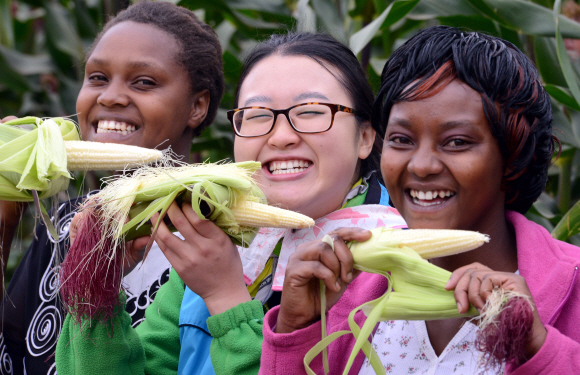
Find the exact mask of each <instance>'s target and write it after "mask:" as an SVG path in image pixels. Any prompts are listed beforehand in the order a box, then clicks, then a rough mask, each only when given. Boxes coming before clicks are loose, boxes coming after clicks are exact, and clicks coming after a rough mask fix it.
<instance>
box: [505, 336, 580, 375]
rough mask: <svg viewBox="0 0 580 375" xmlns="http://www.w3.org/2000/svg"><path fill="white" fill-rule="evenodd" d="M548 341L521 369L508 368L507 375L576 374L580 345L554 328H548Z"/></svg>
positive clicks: (579, 364)
mask: <svg viewBox="0 0 580 375" xmlns="http://www.w3.org/2000/svg"><path fill="white" fill-rule="evenodd" d="M546 329H547V331H548V333H547V335H546V341H545V342H544V344H543V345H542V347H541V348H540V350H539V351H538V352H537V353H536V354H535V355H534V356H533V357H532V358H530V359H529V360H528V361H527V362H526V363H524V364H523V365H521V366H520V367H517V368H515V367H514V366H506V375H525V374H536V375H557V374H575V373H577V372H578V368H580V343H578V342H577V341H574V340H573V339H571V338H570V337H568V336H566V335H564V334H563V333H561V332H560V331H558V330H557V329H556V328H554V327H552V326H546Z"/></svg>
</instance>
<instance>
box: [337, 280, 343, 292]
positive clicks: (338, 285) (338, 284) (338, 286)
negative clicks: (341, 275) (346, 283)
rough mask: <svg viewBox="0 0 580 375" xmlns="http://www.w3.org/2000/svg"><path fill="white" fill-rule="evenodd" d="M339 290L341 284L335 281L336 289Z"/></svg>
mask: <svg viewBox="0 0 580 375" xmlns="http://www.w3.org/2000/svg"><path fill="white" fill-rule="evenodd" d="M340 288H342V284H341V282H340V280H337V281H336V289H338V290H340Z"/></svg>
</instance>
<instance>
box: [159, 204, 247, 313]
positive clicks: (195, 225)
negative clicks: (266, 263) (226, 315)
mask: <svg viewBox="0 0 580 375" xmlns="http://www.w3.org/2000/svg"><path fill="white" fill-rule="evenodd" d="M167 215H168V216H169V219H171V222H172V223H173V225H174V226H175V228H176V229H177V230H178V231H179V233H181V235H182V236H183V238H184V239H183V240H182V239H181V238H179V237H177V236H175V235H174V234H173V233H171V231H170V230H169V229H168V228H167V225H165V223H163V221H161V223H160V224H159V228H158V230H157V235H156V237H155V241H156V242H157V244H158V245H159V247H160V248H161V250H162V251H163V253H164V254H165V256H166V257H167V260H169V262H170V263H171V265H172V266H173V268H174V269H175V271H176V272H177V274H178V275H179V277H181V279H182V280H183V281H184V282H185V285H187V286H188V287H189V288H190V289H191V290H192V291H193V292H195V293H196V294H198V295H199V296H200V297H201V298H203V300H204V301H205V304H206V306H207V308H208V310H209V312H210V314H212V315H215V314H219V313H222V312H224V311H226V310H228V309H230V308H232V307H235V306H237V305H238V304H240V303H243V302H247V301H250V300H251V298H250V294H249V293H248V290H247V288H246V284H245V282H244V274H243V269H242V261H241V259H240V254H239V252H238V249H237V247H236V245H234V244H233V242H232V240H231V239H230V238H229V237H228V236H227V235H226V234H225V233H224V232H223V230H221V229H220V228H219V227H218V226H217V225H215V224H214V223H213V222H211V221H209V220H205V219H200V218H199V216H197V214H196V213H195V212H194V211H193V209H192V208H191V205H190V204H183V206H182V208H181V209H180V208H179V206H178V205H177V204H176V203H175V202H173V203H172V204H171V206H170V207H169V209H168V210H167ZM158 219H159V215H158V214H155V215H154V216H153V217H152V218H151V221H152V222H153V224H154V225H155V223H156V222H157V220H158Z"/></svg>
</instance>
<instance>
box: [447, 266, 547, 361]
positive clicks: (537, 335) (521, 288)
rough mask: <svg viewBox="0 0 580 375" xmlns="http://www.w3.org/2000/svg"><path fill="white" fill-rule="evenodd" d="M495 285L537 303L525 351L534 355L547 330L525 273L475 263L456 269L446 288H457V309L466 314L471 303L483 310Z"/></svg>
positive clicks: (540, 345)
mask: <svg viewBox="0 0 580 375" xmlns="http://www.w3.org/2000/svg"><path fill="white" fill-rule="evenodd" d="M495 287H498V288H502V289H504V290H511V291H514V292H518V293H519V294H523V295H525V296H528V297H529V298H530V301H531V302H532V304H533V305H534V309H533V310H534V311H533V313H534V323H533V326H532V333H531V335H530V338H529V340H528V343H527V345H526V352H527V354H528V355H529V357H530V358H531V357H532V356H533V355H534V354H536V353H537V352H538V350H540V348H541V347H542V345H543V344H544V342H545V341H546V335H547V331H546V327H544V325H543V324H542V320H541V319H540V315H539V314H538V310H537V309H536V308H535V306H536V304H535V302H534V298H533V297H532V294H531V293H530V289H529V288H528V284H527V283H526V280H525V279H524V278H523V277H522V276H520V275H516V274H514V273H509V272H496V271H493V270H492V269H490V268H488V267H486V266H484V265H482V264H480V263H472V264H469V265H467V266H463V267H461V268H458V269H456V270H455V271H454V272H453V273H452V274H451V277H450V278H449V281H448V282H447V285H446V286H445V289H446V290H455V291H454V295H455V301H456V302H457V309H458V310H459V312H460V313H462V314H463V313H466V312H467V310H468V309H469V304H470V303H471V304H472V305H473V306H474V307H475V308H477V309H478V310H481V309H482V308H483V307H484V306H485V302H486V301H487V299H488V297H489V296H490V295H491V293H492V291H493V289H494V288H495Z"/></svg>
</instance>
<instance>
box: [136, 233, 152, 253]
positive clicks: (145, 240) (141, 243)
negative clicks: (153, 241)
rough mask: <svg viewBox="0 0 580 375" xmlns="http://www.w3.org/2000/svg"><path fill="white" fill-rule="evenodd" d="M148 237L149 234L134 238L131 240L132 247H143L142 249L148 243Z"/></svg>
mask: <svg viewBox="0 0 580 375" xmlns="http://www.w3.org/2000/svg"><path fill="white" fill-rule="evenodd" d="M150 238H151V236H143V237H138V238H135V239H134V240H133V247H134V248H135V249H143V250H145V247H146V246H147V244H148V243H149V239H150Z"/></svg>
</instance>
